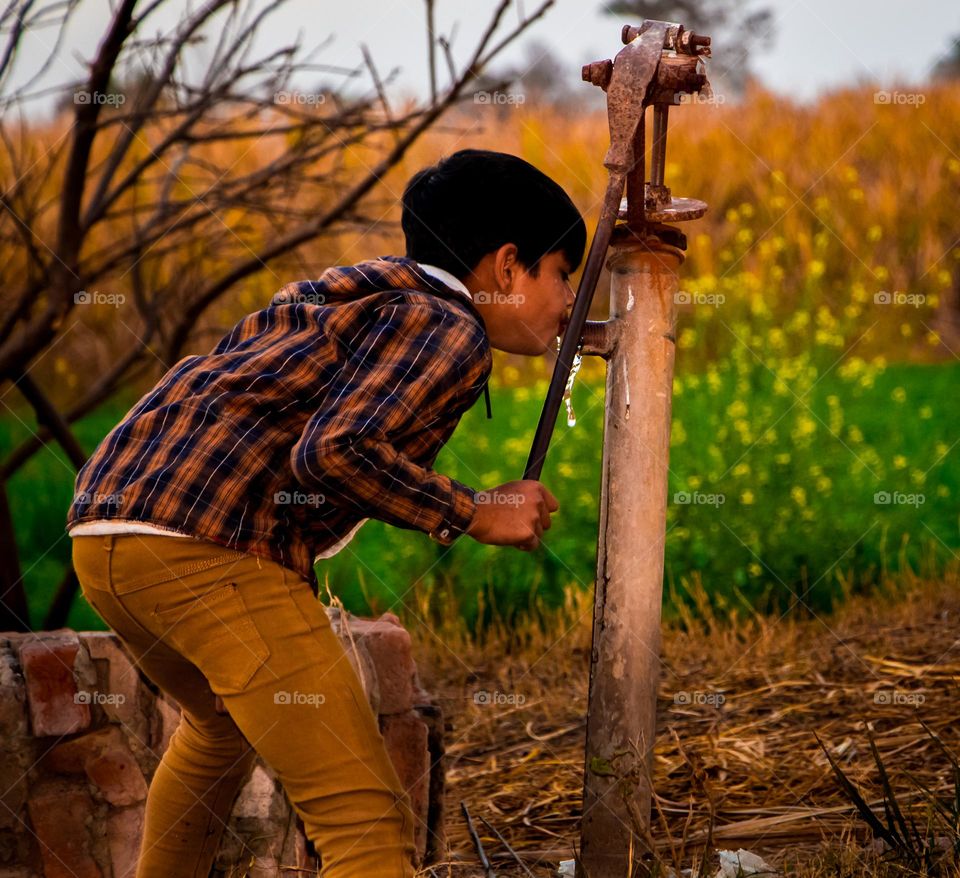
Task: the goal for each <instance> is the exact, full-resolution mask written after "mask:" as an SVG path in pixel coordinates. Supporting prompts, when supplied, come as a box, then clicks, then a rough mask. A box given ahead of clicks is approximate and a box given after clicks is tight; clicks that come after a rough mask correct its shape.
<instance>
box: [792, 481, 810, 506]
mask: <svg viewBox="0 0 960 878" xmlns="http://www.w3.org/2000/svg"><path fill="white" fill-rule="evenodd" d="M790 496H791V497H792V498H793V502H794V503H796V504H797V506H799V507H801V508H803V507H804V506H806V505H807V492H806V491H805V490H804V489H803V488H802V487H801V486H800V485H794V486H793V487H792V488H791V489H790Z"/></svg>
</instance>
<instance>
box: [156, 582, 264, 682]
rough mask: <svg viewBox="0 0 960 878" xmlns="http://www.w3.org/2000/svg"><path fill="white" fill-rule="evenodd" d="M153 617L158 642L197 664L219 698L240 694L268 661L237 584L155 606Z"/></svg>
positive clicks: (228, 584)
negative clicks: (220, 696) (167, 645)
mask: <svg viewBox="0 0 960 878" xmlns="http://www.w3.org/2000/svg"><path fill="white" fill-rule="evenodd" d="M151 616H152V617H153V619H154V621H155V623H156V625H157V626H158V631H157V632H156V633H157V634H158V636H159V637H160V639H161V640H163V641H164V642H165V643H167V644H169V645H170V646H172V647H173V648H174V649H176V650H177V652H179V653H180V654H181V655H182V656H183V657H184V658H186V659H188V660H189V661H191V662H192V663H193V664H194V665H196V666H197V667H198V668H199V669H200V671H201V672H202V673H203V674H204V676H205V677H206V678H207V680H208V681H209V683H210V688H211V689H212V690H213V691H214V692H215V693H217V694H218V695H230V694H236V693H237V692H241V691H242V690H243V689H245V688H246V687H247V686H248V685H249V683H250V681H251V680H252V679H253V676H254V674H256V672H257V671H258V670H259V669H260V668H261V667H262V666H263V665H264V664H265V663H266V661H267V659H269V658H270V648H269V646H267V643H266V641H265V640H264V639H263V637H262V636H261V634H260V631H259V630H258V629H257V626H256V623H255V622H254V619H253V617H252V616H251V615H250V612H249V611H248V610H247V607H246V604H244V602H243V597H242V596H241V594H240V591H239V589H238V587H237V583H236V582H226V583H224V584H223V585H220V586H218V587H217V588H215V589H213V590H212V591H209V592H207V593H205V594H200V595H197V596H193V597H191V598H190V599H189V600H188V601H183V600H181V601H179V602H178V603H176V604H173V605H164V604H157V605H155V606H154V608H153V610H152V611H151Z"/></svg>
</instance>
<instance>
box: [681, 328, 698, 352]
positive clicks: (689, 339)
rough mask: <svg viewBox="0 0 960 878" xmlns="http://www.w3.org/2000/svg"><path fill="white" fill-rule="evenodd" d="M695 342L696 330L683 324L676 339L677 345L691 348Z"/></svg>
mask: <svg viewBox="0 0 960 878" xmlns="http://www.w3.org/2000/svg"><path fill="white" fill-rule="evenodd" d="M696 343H697V330H695V329H693V328H692V327H690V326H685V327H684V328H683V329H682V330H681V331H680V338H679V339H677V347H679V348H683V349H686V348H692V347H693V346H694V345H695V344H696Z"/></svg>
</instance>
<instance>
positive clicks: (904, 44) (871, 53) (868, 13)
mask: <svg viewBox="0 0 960 878" xmlns="http://www.w3.org/2000/svg"><path fill="white" fill-rule="evenodd" d="M760 2H761V5H763V6H765V7H766V8H768V9H770V10H771V11H772V12H773V15H774V21H773V25H774V28H773V44H772V46H771V48H770V49H769V51H766V52H764V53H763V54H760V55H757V56H756V59H755V64H754V66H755V68H756V69H757V71H758V72H759V73H760V75H761V78H762V79H763V80H764V81H765V82H766V83H767V84H768V85H769V86H770V87H771V88H774V89H776V90H778V91H781V92H785V93H788V94H790V95H791V96H793V97H795V98H797V99H800V100H808V99H810V98H813V97H815V96H816V95H817V94H818V93H820V92H822V91H823V90H827V89H831V88H836V87H838V86H842V85H846V84H852V83H855V82H858V81H861V80H870V81H876V82H879V83H881V84H892V83H894V82H902V83H905V84H906V83H911V82H917V81H920V80H922V79H923V78H924V77H925V76H926V75H927V73H928V71H929V69H930V67H931V65H932V64H933V63H934V62H935V60H936V59H937V58H938V57H940V56H941V55H943V54H944V53H945V52H946V51H947V50H948V49H949V47H950V45H951V42H952V40H953V39H955V38H956V37H957V36H960V2H958V0H912V2H911V3H906V2H903V0H768V2H765V3H764V2H762V0H760ZM190 5H191V4H188V2H187V0H168V2H167V4H166V7H165V8H166V9H167V13H166V17H165V18H162V17H161V16H159V15H157V16H156V18H151V19H150V20H151V21H153V22H154V24H153V28H151V29H148V33H153V32H155V31H156V30H157V29H159V28H160V27H169V26H170V25H172V24H173V22H174V20H175V17H176V15H177V12H178V11H181V12H182V11H183V10H184V9H186V8H188V6H190ZM192 5H196V4H195V3H194V4H192ZM495 5H496V2H495V0H456V2H454V0H437V30H438V32H439V33H444V34H449V33H450V29H451V27H452V26H453V23H454V22H459V24H458V27H457V30H456V34H455V40H454V43H453V47H454V52H455V54H456V56H457V57H458V59H461V60H462V59H463V58H464V57H466V55H467V53H468V52H469V50H470V48H471V47H472V45H473V44H474V41H475V40H476V38H477V36H478V33H479V31H480V29H481V28H482V27H483V25H484V24H485V22H486V21H487V20H488V18H489V14H490V11H491V10H492V9H493V8H494V7H495ZM522 5H523V6H524V7H525V8H526V9H527V10H532V9H534V8H535V7H536V6H537V0H523V4H522ZM600 7H601V3H600V0H557V2H556V4H555V6H554V8H553V9H552V10H551V11H550V12H549V13H547V15H546V17H545V18H544V19H542V20H541V21H540V22H538V23H536V24H535V25H534V26H533V27H532V28H531V29H530V31H529V32H528V33H527V34H526V35H525V36H524V37H523V38H522V39H521V40H520V41H518V43H517V44H516V45H515V46H513V47H511V48H510V49H509V50H508V52H507V53H505V54H504V55H503V56H502V59H501V63H504V62H513V63H516V64H520V63H522V62H523V60H524V58H525V57H526V49H527V47H526V46H525V44H526V43H527V42H529V41H530V40H538V41H543V42H545V43H547V44H549V45H550V46H551V47H552V48H553V50H554V51H555V53H556V54H557V55H558V56H559V57H560V58H561V59H567V60H568V61H569V63H570V84H571V86H575V87H577V86H579V85H580V84H579V75H578V74H579V66H580V65H581V64H582V63H583V62H585V61H588V60H595V59H598V58H604V57H610V56H611V55H612V54H613V53H615V52H616V51H617V49H618V48H619V26H620V23H621V22H620V20H619V19H618V18H611V17H609V16H606V15H603V14H602V13H601V12H600ZM108 9H109V6H108V3H107V0H82V2H81V5H80V10H79V13H80V14H79V15H78V16H77V18H76V20H75V22H74V25H73V26H72V28H71V30H70V32H69V34H68V39H67V40H66V45H65V47H64V50H63V52H61V55H60V58H59V60H58V61H57V63H56V64H55V65H54V66H53V68H52V70H51V75H50V76H49V77H48V78H47V80H46V84H52V83H53V82H54V80H58V81H64V80H65V79H69V78H71V77H74V76H77V75H78V74H79V72H80V71H81V70H82V67H81V65H80V60H79V59H80V58H81V57H83V58H89V57H91V55H92V53H93V52H94V50H95V49H96V45H97V42H98V41H99V38H100V36H101V35H102V33H103V29H104V24H105V22H106V20H107V17H108V14H109V13H108ZM515 20H516V12H512V14H511V18H510V19H509V20H508V21H505V22H504V25H503V26H504V27H506V26H507V25H509V24H510V23H511V22H513V21H515ZM298 31H301V32H302V35H303V42H304V44H305V46H308V47H315V46H317V45H319V44H320V43H321V42H323V41H324V39H326V38H327V37H331V36H332V38H333V40H332V43H331V44H330V45H329V46H328V47H327V48H326V49H325V50H324V51H323V52H322V53H320V54H318V55H317V56H316V59H317V61H322V62H324V63H328V64H336V65H344V66H347V67H355V66H356V65H357V64H358V62H359V59H360V51H359V46H360V44H361V43H366V44H367V45H368V46H369V48H370V50H371V52H372V53H373V55H374V57H375V58H376V59H377V63H378V65H379V66H380V67H381V69H382V71H383V72H384V73H386V72H387V71H389V70H391V69H392V68H396V67H399V68H401V73H400V74H399V76H398V77H397V80H396V82H397V85H396V88H398V89H404V90H408V91H412V92H416V93H418V94H420V95H423V94H424V93H425V91H426V87H427V81H428V79H427V70H426V58H425V55H426V52H425V36H424V15H423V3H422V0H343V2H329V0H287V2H286V3H285V5H284V7H283V8H282V9H281V10H279V11H278V12H276V13H274V14H273V15H272V16H270V17H269V18H268V19H267V21H266V23H265V25H264V27H263V30H262V36H261V42H260V43H259V44H258V47H257V48H258V50H259V51H261V52H263V51H266V50H269V49H270V48H273V47H276V46H279V45H283V44H285V43H287V42H289V41H290V40H291V39H292V38H293V37H294V36H295V35H296V33H297V32H298ZM51 37H52V34H51V33H50V32H46V34H43V35H38V36H37V37H36V41H35V42H34V43H33V44H32V45H28V46H27V47H26V48H27V49H28V51H27V52H25V53H24V58H25V59H27V60H29V59H31V58H34V57H36V58H39V57H40V55H39V50H40V49H41V48H42V46H41V45H40V44H41V43H42V42H43V40H48V41H49V40H50V39H51ZM35 50H36V51H35ZM28 68H29V64H26V65H24V67H23V68H22V69H21V71H20V72H21V74H22V73H24V72H25V71H26V69H28ZM19 78H21V77H18V79H19ZM582 87H584V88H586V86H582Z"/></svg>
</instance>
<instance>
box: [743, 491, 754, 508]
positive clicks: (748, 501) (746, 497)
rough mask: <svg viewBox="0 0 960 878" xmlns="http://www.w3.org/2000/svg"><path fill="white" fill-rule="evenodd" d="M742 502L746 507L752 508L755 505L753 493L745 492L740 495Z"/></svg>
mask: <svg viewBox="0 0 960 878" xmlns="http://www.w3.org/2000/svg"><path fill="white" fill-rule="evenodd" d="M740 502H741V503H742V504H743V505H744V506H752V505H753V491H744V492H743V493H742V494H741V495H740Z"/></svg>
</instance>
